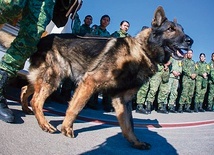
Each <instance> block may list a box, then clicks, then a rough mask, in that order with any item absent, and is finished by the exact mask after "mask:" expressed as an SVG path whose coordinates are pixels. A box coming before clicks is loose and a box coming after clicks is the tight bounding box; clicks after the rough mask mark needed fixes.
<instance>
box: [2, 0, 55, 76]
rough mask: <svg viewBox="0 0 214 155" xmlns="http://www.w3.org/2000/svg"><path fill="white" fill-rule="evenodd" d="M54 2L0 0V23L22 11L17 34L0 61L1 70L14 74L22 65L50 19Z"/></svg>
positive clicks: (35, 48) (48, 0)
mask: <svg viewBox="0 0 214 155" xmlns="http://www.w3.org/2000/svg"><path fill="white" fill-rule="evenodd" d="M54 4H55V1H54V0H39V1H38V0H16V1H13V0H0V24H3V23H6V22H8V21H9V19H13V18H16V17H17V15H19V14H20V13H21V12H22V19H21V21H20V30H19V34H18V36H17V37H16V39H15V40H14V41H13V43H12V44H11V47H10V48H9V49H8V50H7V52H6V54H5V55H4V56H3V58H2V61H1V62H0V68H1V69H2V70H5V71H7V72H8V73H10V75H16V73H17V71H19V70H20V69H22V68H23V67H24V64H25V61H26V60H27V59H28V58H29V57H30V56H31V55H32V54H33V53H34V52H35V51H36V50H37V43H38V42H39V40H40V38H41V35H42V33H43V32H44V31H45V28H46V26H47V25H48V24H49V22H50V21H51V19H52V14H53V8H54Z"/></svg>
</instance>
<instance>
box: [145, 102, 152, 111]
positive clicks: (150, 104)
mask: <svg viewBox="0 0 214 155" xmlns="http://www.w3.org/2000/svg"><path fill="white" fill-rule="evenodd" d="M146 111H147V114H151V111H152V102H150V101H146Z"/></svg>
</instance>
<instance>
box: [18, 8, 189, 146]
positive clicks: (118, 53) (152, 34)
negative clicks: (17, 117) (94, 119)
mask: <svg viewBox="0 0 214 155" xmlns="http://www.w3.org/2000/svg"><path fill="white" fill-rule="evenodd" d="M191 44H192V42H191V38H189V37H188V36H187V35H185V34H184V32H183V30H182V27H181V26H180V25H178V24H177V23H175V22H171V21H168V20H167V18H166V17H165V13H164V10H163V8H162V7H158V8H157V10H156V11H155V14H154V19H153V21H152V27H151V28H147V29H144V30H143V31H141V32H140V33H139V34H138V35H137V36H136V37H126V38H118V39H115V38H110V39H98V38H90V37H85V38H84V37H82V38H81V37H76V36H73V35H71V34H51V35H49V36H47V37H44V38H42V39H41V41H40V43H39V44H38V51H37V52H36V53H35V54H34V55H32V56H31V58H30V62H31V65H30V68H29V76H28V79H29V83H30V84H29V85H28V86H25V87H23V88H22V93H21V101H22V106H23V110H24V111H25V112H27V113H31V110H30V109H29V108H28V102H27V98H28V97H29V96H30V95H31V94H33V93H34V94H33V98H32V100H31V106H32V109H33V112H34V114H35V117H36V119H37V121H38V124H39V126H40V127H41V128H42V129H43V130H44V131H46V132H50V133H53V132H55V131H56V128H55V127H53V126H52V125H51V124H50V123H49V122H48V121H47V120H46V119H45V116H44V114H43V110H42V108H43V104H44V102H45V100H46V98H47V97H48V96H49V95H50V94H51V93H52V92H53V91H54V90H56V89H57V87H58V86H59V84H60V81H61V80H62V79H64V78H66V77H70V78H71V79H72V80H73V81H74V82H75V83H76V85H77V88H76V90H75V93H74V95H73V97H72V99H71V101H70V102H69V107H68V109H67V111H66V116H65V119H64V121H63V124H62V128H61V132H62V133H63V134H64V135H65V136H68V137H74V131H73V123H74V121H75V119H76V117H77V115H78V114H79V112H80V111H81V110H82V109H83V107H84V106H85V104H86V102H87V101H88V99H89V98H90V96H91V95H92V94H93V93H94V92H101V91H106V92H108V94H109V95H111V97H112V104H113V107H114V108H115V111H116V116H117V118H118V121H119V124H120V127H121V129H122V133H123V135H124V137H125V138H126V139H127V140H128V141H129V142H130V143H131V144H132V145H133V147H135V148H138V149H149V148H150V144H148V143H145V142H140V141H139V140H138V139H137V137H136V136H135V134H134V132H133V126H132V116H131V108H129V107H130V105H129V103H130V101H131V99H132V98H133V96H134V94H135V93H136V92H137V90H138V88H139V87H140V86H141V85H142V84H143V83H144V82H145V81H147V80H148V78H149V77H151V76H152V75H153V74H155V72H156V70H157V64H158V63H166V62H167V61H168V60H169V58H170V55H173V56H174V57H176V51H177V50H179V51H180V49H188V48H190V46H191Z"/></svg>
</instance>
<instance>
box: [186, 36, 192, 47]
mask: <svg viewBox="0 0 214 155" xmlns="http://www.w3.org/2000/svg"><path fill="white" fill-rule="evenodd" d="M185 42H186V43H187V44H188V45H189V46H190V47H191V46H192V44H193V42H194V41H193V39H192V38H190V36H188V35H186V37H185Z"/></svg>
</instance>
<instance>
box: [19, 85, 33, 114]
mask: <svg viewBox="0 0 214 155" xmlns="http://www.w3.org/2000/svg"><path fill="white" fill-rule="evenodd" d="M33 92H34V88H33V86H32V85H31V84H29V85H27V86H24V87H22V89H21V94H20V100H21V105H22V110H23V111H24V112H25V113H26V114H33V111H32V110H31V109H30V108H29V107H28V97H29V96H30V95H32V94H33Z"/></svg>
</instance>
